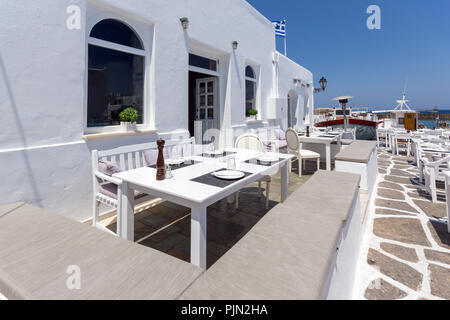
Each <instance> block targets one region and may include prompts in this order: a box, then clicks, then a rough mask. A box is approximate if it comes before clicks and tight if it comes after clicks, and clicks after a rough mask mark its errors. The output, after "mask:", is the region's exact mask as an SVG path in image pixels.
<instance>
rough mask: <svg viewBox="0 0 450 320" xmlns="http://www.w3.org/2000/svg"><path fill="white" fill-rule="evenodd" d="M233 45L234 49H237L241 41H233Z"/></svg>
mask: <svg viewBox="0 0 450 320" xmlns="http://www.w3.org/2000/svg"><path fill="white" fill-rule="evenodd" d="M231 45H232V46H233V50H237V48H238V45H239V43H238V42H237V41H233V42H232V43H231Z"/></svg>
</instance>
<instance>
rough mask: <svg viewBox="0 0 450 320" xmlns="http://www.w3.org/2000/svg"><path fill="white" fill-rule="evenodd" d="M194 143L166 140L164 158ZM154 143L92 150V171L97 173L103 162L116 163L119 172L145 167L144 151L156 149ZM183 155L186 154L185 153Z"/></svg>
mask: <svg viewBox="0 0 450 320" xmlns="http://www.w3.org/2000/svg"><path fill="white" fill-rule="evenodd" d="M193 143H194V138H189V139H181V140H167V141H166V143H165V146H164V157H165V158H168V155H169V154H170V152H171V149H173V148H175V147H178V148H183V150H184V149H186V150H187V149H188V148H191V146H192V145H193ZM156 148H157V145H156V142H150V143H143V144H138V145H130V146H123V147H118V148H114V149H110V150H101V151H98V150H93V151H92V170H93V171H94V172H96V171H98V161H99V160H105V161H110V162H114V163H116V164H117V165H118V166H119V168H120V170H122V171H127V170H133V169H137V168H141V167H144V166H146V165H147V162H146V161H145V156H144V151H145V150H149V149H156ZM184 154H187V152H185V153H184Z"/></svg>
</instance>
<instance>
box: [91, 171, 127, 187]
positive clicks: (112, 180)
mask: <svg viewBox="0 0 450 320" xmlns="http://www.w3.org/2000/svg"><path fill="white" fill-rule="evenodd" d="M95 176H96V177H97V178H100V179H102V180H105V181H108V182H112V183H114V184H116V185H118V186H121V185H122V180H120V179H117V178H113V177H110V176H108V175H106V174H104V173H101V172H95Z"/></svg>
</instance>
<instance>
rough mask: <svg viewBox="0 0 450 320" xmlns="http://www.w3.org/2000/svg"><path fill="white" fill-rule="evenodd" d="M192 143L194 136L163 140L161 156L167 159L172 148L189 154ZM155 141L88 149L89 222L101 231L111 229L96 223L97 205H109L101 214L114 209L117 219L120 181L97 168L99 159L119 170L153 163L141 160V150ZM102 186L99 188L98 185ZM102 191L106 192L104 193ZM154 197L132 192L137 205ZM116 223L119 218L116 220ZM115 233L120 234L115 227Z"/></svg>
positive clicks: (120, 188) (98, 211)
mask: <svg viewBox="0 0 450 320" xmlns="http://www.w3.org/2000/svg"><path fill="white" fill-rule="evenodd" d="M191 146H194V138H190V139H183V140H171V141H166V144H165V147H164V157H165V158H166V159H167V158H169V155H170V154H171V151H172V150H173V149H174V148H179V149H180V150H181V149H182V150H183V154H185V155H186V154H192V153H193V151H192V149H191V148H190V147H191ZM156 148H157V146H156V142H151V143H145V144H139V145H131V146H123V147H119V148H115V149H111V150H102V151H99V150H93V151H92V179H93V202H94V210H93V217H92V219H93V221H92V225H93V226H95V227H97V228H100V229H102V230H104V231H107V232H111V231H110V230H109V229H107V228H105V227H103V226H102V225H101V224H99V215H100V204H103V205H105V206H107V207H110V208H112V210H110V211H107V212H104V213H103V215H105V214H108V213H111V212H113V211H117V213H118V214H117V219H120V214H119V211H120V210H121V209H120V208H121V206H120V203H119V201H120V198H121V194H122V186H121V185H122V181H121V180H119V179H117V178H114V177H111V176H109V175H106V174H104V173H103V172H100V171H99V161H100V160H103V161H108V162H112V163H114V164H116V165H117V166H118V167H119V168H120V170H121V171H127V170H133V169H137V168H141V167H144V166H149V165H154V164H156V159H155V163H147V161H146V160H145V156H144V152H145V151H146V150H149V149H155V150H156ZM102 186H103V188H102ZM105 190H107V191H109V192H106V191H105ZM153 199H155V198H154V197H152V196H149V195H144V194H136V195H135V204H136V205H137V204H141V203H144V202H148V201H150V200H153ZM117 222H118V224H117V225H119V221H117ZM117 235H119V236H120V234H119V230H117Z"/></svg>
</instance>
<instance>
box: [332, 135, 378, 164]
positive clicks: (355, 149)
mask: <svg viewBox="0 0 450 320" xmlns="http://www.w3.org/2000/svg"><path fill="white" fill-rule="evenodd" d="M376 145H377V142H376V141H363V140H357V141H355V142H353V143H352V144H351V145H349V146H348V147H346V148H345V149H343V150H342V151H340V152H339V153H338V154H337V155H336V157H335V159H336V160H338V161H348V162H359V163H367V162H369V159H370V155H371V154H372V152H373V150H374V149H375V148H376Z"/></svg>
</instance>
